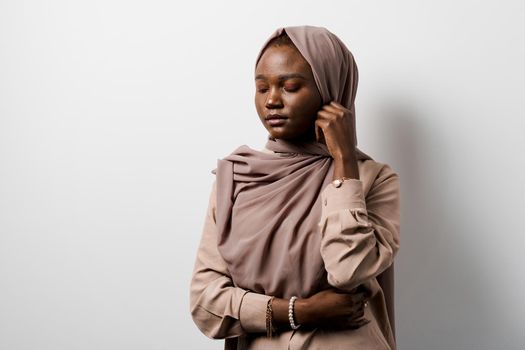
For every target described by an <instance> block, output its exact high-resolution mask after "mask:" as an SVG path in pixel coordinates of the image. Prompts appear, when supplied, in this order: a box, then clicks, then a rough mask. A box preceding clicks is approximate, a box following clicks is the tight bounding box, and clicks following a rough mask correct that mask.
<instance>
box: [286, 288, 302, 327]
mask: <svg viewBox="0 0 525 350" xmlns="http://www.w3.org/2000/svg"><path fill="white" fill-rule="evenodd" d="M295 299H297V297H296V296H295V295H294V296H292V297H291V298H290V303H289V304H288V320H290V326H291V327H292V329H297V328H299V327H301V325H296V324H295V322H294V317H293V316H294V312H293V306H294V303H295Z"/></svg>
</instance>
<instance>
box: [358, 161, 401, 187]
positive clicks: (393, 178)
mask: <svg viewBox="0 0 525 350" xmlns="http://www.w3.org/2000/svg"><path fill="white" fill-rule="evenodd" d="M358 166H359V177H360V179H361V181H362V182H363V189H364V192H365V195H367V194H368V193H369V192H370V191H374V190H376V189H378V188H379V187H384V186H385V185H387V186H389V187H399V174H398V173H397V172H396V171H395V169H394V168H393V167H392V166H391V165H390V164H388V163H384V162H379V161H376V160H373V159H366V160H361V161H359V162H358Z"/></svg>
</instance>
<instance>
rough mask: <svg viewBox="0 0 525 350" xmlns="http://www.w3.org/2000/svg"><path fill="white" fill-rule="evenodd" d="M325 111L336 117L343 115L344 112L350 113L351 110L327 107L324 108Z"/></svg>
mask: <svg viewBox="0 0 525 350" xmlns="http://www.w3.org/2000/svg"><path fill="white" fill-rule="evenodd" d="M323 109H324V110H325V111H328V112H331V113H334V114H336V115H343V114H344V112H350V110H349V109H347V108H344V107H343V106H339V105H326V106H324V107H323Z"/></svg>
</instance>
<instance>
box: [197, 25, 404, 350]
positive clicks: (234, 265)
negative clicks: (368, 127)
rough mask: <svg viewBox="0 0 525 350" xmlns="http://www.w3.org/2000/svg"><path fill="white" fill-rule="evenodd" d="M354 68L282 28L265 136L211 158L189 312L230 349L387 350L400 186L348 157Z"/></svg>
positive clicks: (260, 96)
mask: <svg viewBox="0 0 525 350" xmlns="http://www.w3.org/2000/svg"><path fill="white" fill-rule="evenodd" d="M357 82H358V71H357V66H356V64H355V62H354V58H353V55H352V54H351V53H350V51H349V50H348V48H347V47H346V46H345V45H344V43H343V42H342V41H341V40H340V39H339V38H338V37H337V36H336V35H335V34H333V33H331V32H330V31H328V30H327V29H326V28H324V27H314V26H294V27H282V28H278V29H277V30H276V31H275V32H274V33H273V34H272V35H271V36H270V37H269V38H268V39H267V41H266V42H265V43H264V45H263V47H262V49H261V50H260V52H259V55H258V56H257V60H256V63H255V83H256V93H255V104H256V109H257V113H258V115H259V117H260V119H261V122H262V123H263V125H264V126H265V128H266V129H267V130H268V138H267V142H266V145H265V147H264V148H263V149H262V150H255V149H252V148H250V147H248V146H247V145H242V146H240V147H238V148H237V149H235V150H234V151H233V152H232V153H231V154H229V155H228V156H226V157H224V158H222V159H218V161H217V167H216V168H215V169H213V170H212V173H214V174H215V181H214V182H213V185H212V189H211V193H210V198H209V204H208V210H207V215H206V218H205V222H204V228H203V232H202V237H201V241H200V245H199V249H198V252H197V258H196V261H195V267H194V271H193V276H192V280H191V285H190V309H191V314H192V317H193V320H194V322H195V324H196V325H197V326H198V328H199V329H200V330H201V331H202V332H203V333H204V334H205V335H207V336H208V337H210V338H216V339H225V349H237V350H240V349H249V350H256V349H323V350H329V349H390V350H391V349H395V348H396V343H395V335H394V334H395V330H394V314H393V262H394V257H395V256H396V254H397V251H398V249H399V219H400V211H399V209H400V202H399V177H398V174H397V173H395V172H394V171H393V169H392V168H391V167H390V166H389V165H388V164H385V163H380V162H377V161H375V160H373V159H372V158H371V157H370V156H369V155H367V154H365V153H363V152H362V151H361V150H359V149H358V148H357V137H356V129H355V106H354V99H355V96H356V90H357Z"/></svg>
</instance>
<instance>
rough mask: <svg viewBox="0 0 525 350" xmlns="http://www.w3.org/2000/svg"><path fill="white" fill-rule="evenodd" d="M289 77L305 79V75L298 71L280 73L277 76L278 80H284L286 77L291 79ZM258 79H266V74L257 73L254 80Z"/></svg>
mask: <svg viewBox="0 0 525 350" xmlns="http://www.w3.org/2000/svg"><path fill="white" fill-rule="evenodd" d="M291 78H299V79H305V80H306V78H305V76H304V75H302V74H299V73H289V74H281V75H279V76H278V79H279V80H286V79H291ZM259 79H266V76H265V75H264V74H257V75H256V76H255V80H259Z"/></svg>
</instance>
